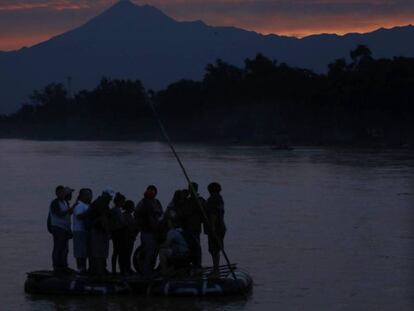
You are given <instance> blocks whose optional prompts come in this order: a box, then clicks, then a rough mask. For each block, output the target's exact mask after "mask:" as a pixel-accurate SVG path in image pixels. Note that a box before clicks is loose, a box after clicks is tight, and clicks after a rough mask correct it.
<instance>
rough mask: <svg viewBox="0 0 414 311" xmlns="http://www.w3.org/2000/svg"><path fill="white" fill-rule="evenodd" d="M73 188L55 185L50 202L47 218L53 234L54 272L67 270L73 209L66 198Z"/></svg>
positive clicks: (49, 229) (48, 226) (49, 228)
mask: <svg viewBox="0 0 414 311" xmlns="http://www.w3.org/2000/svg"><path fill="white" fill-rule="evenodd" d="M72 192H73V189H71V188H68V187H66V188H65V187H63V186H57V187H56V190H55V194H56V198H55V199H54V200H53V201H52V202H51V204H50V208H49V215H48V219H47V228H48V231H49V232H50V233H51V234H52V236H53V252H52V261H53V270H54V271H55V272H63V273H65V272H69V270H70V269H69V267H68V253H69V240H70V239H71V238H72V231H71V219H70V218H71V214H72V211H73V209H72V208H70V207H69V202H68V201H67V199H68V198H69V197H70V195H71V194H72Z"/></svg>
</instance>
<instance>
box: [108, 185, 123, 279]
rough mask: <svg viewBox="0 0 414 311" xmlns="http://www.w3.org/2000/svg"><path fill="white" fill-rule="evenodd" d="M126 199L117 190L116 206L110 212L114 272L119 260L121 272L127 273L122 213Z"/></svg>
mask: <svg viewBox="0 0 414 311" xmlns="http://www.w3.org/2000/svg"><path fill="white" fill-rule="evenodd" d="M125 201H126V198H125V196H124V195H122V194H121V193H119V192H117V193H116V195H115V198H114V205H115V206H114V207H113V208H112V209H111V213H110V230H111V237H112V245H113V251H112V258H111V266H112V273H113V274H115V273H116V265H117V262H118V263H119V270H120V272H121V274H126V271H125V269H124V267H123V266H122V262H123V261H125V260H124V257H125V252H126V250H125V249H126V246H125V243H126V241H125V239H126V238H125V223H124V218H123V215H122V209H123V207H124V204H125Z"/></svg>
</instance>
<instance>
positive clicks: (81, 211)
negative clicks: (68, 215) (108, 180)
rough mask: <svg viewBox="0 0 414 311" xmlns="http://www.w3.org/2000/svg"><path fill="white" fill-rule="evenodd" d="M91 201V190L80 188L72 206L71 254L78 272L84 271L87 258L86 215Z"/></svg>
mask: <svg viewBox="0 0 414 311" xmlns="http://www.w3.org/2000/svg"><path fill="white" fill-rule="evenodd" d="M91 201H92V190H90V189H81V190H80V191H79V196H78V200H77V202H76V203H75V205H74V206H73V222H72V223H73V227H72V230H73V255H74V256H75V258H76V265H77V268H78V272H79V273H81V274H82V273H86V271H87V258H88V236H89V234H88V226H87V223H86V222H87V216H88V210H89V204H90V203H91Z"/></svg>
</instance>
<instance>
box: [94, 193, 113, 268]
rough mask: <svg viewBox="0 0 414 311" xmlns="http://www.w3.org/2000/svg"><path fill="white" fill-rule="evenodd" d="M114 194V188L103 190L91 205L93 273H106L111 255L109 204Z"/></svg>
mask: <svg viewBox="0 0 414 311" xmlns="http://www.w3.org/2000/svg"><path fill="white" fill-rule="evenodd" d="M113 196H114V191H113V190H112V189H107V190H105V191H103V192H102V195H101V196H99V197H98V198H97V199H96V200H95V201H93V203H92V204H91V206H90V209H89V213H88V214H89V219H88V220H89V222H90V226H91V229H90V257H89V264H90V272H91V274H93V275H105V274H106V273H107V270H106V260H107V258H108V255H109V237H110V228H109V213H110V209H109V204H110V203H111V201H112V198H113Z"/></svg>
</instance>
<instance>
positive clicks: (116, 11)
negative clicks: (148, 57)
mask: <svg viewBox="0 0 414 311" xmlns="http://www.w3.org/2000/svg"><path fill="white" fill-rule="evenodd" d="M171 22H174V20H173V19H172V18H171V17H169V16H167V15H166V14H164V13H163V12H162V11H161V10H159V9H157V8H156V7H153V6H150V5H137V4H134V3H133V2H131V1H130V0H120V1H118V2H117V3H115V4H114V5H113V6H111V7H110V8H109V9H107V10H106V11H104V12H103V13H102V14H100V15H98V16H97V17H95V18H94V19H92V20H91V21H89V22H88V23H87V25H89V26H91V25H95V26H98V27H104V28H107V27H111V25H112V26H114V25H124V26H125V25H128V27H135V26H137V25H146V26H147V27H151V25H168V24H169V23H171Z"/></svg>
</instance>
